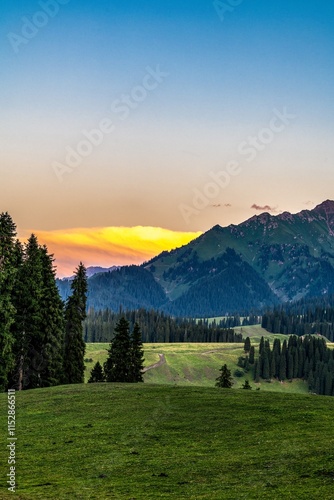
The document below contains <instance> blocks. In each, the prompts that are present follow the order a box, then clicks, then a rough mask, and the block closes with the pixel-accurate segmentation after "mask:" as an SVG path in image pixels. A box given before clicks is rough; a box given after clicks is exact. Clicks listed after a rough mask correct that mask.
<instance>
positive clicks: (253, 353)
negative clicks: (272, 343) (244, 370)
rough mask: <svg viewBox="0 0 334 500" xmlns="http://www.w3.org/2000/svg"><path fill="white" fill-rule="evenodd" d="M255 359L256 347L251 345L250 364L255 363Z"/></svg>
mask: <svg viewBox="0 0 334 500" xmlns="http://www.w3.org/2000/svg"><path fill="white" fill-rule="evenodd" d="M254 361H255V347H254V346H251V348H250V351H249V364H250V365H253V364H254Z"/></svg>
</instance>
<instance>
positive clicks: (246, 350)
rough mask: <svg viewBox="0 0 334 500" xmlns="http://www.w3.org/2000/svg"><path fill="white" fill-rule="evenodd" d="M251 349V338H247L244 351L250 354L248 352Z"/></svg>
mask: <svg viewBox="0 0 334 500" xmlns="http://www.w3.org/2000/svg"><path fill="white" fill-rule="evenodd" d="M250 348H251V341H250V338H249V337H247V338H246V339H245V343H244V351H245V352H246V353H248V352H249V351H250Z"/></svg>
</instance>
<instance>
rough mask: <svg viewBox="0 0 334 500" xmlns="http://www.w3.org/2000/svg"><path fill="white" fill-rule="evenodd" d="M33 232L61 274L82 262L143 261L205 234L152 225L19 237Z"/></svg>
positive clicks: (62, 231) (44, 233)
mask: <svg viewBox="0 0 334 500" xmlns="http://www.w3.org/2000/svg"><path fill="white" fill-rule="evenodd" d="M31 233H34V234H36V236H37V238H38V241H39V243H40V244H41V245H44V244H45V245H46V246H47V247H48V250H49V252H50V253H53V254H54V255H55V258H56V265H57V275H58V276H59V277H62V276H70V275H71V274H73V270H74V269H75V268H76V267H77V265H78V263H79V262H80V261H82V262H83V263H84V264H85V265H86V266H87V267H88V266H94V265H101V266H104V267H109V266H112V265H127V264H141V263H142V262H144V261H146V260H149V259H150V258H152V257H154V256H155V255H157V254H159V253H160V252H162V251H163V250H172V249H173V248H177V247H180V246H182V245H185V244H187V243H189V242H190V241H191V240H193V239H195V238H197V237H198V236H200V235H201V234H202V233H201V232H196V233H195V232H181V231H172V230H169V229H164V228H160V227H150V226H135V227H93V228H74V229H65V230H57V231H38V230H30V231H25V232H24V233H22V232H21V233H20V235H19V236H20V240H21V241H26V240H27V239H28V238H29V236H30V234H31Z"/></svg>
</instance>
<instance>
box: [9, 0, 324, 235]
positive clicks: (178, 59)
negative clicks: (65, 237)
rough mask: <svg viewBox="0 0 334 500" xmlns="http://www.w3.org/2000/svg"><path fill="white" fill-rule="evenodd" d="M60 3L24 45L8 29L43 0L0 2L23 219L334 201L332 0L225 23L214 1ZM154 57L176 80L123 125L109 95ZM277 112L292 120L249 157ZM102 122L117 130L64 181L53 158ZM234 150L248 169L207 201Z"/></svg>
mask: <svg viewBox="0 0 334 500" xmlns="http://www.w3.org/2000/svg"><path fill="white" fill-rule="evenodd" d="M53 1H54V2H55V1H57V0H53ZM229 1H230V0H226V2H225V1H224V0H221V3H225V4H229ZM62 2H63V3H64V2H65V3H64V4H63V5H59V2H58V7H59V12H57V13H56V15H54V17H53V18H51V17H50V16H49V17H48V18H47V19H46V23H45V26H43V27H40V28H38V29H37V34H36V35H35V36H34V37H33V38H31V39H30V40H28V41H27V43H22V44H20V45H19V46H17V53H15V51H14V50H13V42H12V43H11V41H10V38H9V37H10V36H12V35H9V34H10V33H14V34H16V35H20V36H21V35H22V29H23V26H24V23H25V21H24V20H22V18H23V17H24V16H26V17H27V18H28V19H29V20H30V21H31V20H33V19H36V12H38V11H41V5H42V4H45V3H46V0H45V2H43V0H41V1H40V2H36V1H33V0H25V1H18V0H16V1H15V2H13V1H12V0H2V2H1V6H0V15H1V20H0V53H1V60H2V71H1V79H0V89H1V94H0V105H1V109H2V113H1V117H0V132H1V136H2V138H3V142H2V150H3V167H2V168H3V174H2V183H1V187H0V195H1V199H2V203H3V208H4V209H6V210H9V211H10V212H11V213H13V215H14V216H15V218H16V220H17V222H18V224H19V225H21V226H22V227H23V228H38V229H41V230H50V231H51V230H59V229H62V228H74V227H96V226H101V227H106V226H127V227H132V226H136V225H142V226H146V225H147V226H152V227H155V226H156V227H164V228H167V229H171V230H177V231H198V230H201V231H203V230H207V229H209V228H210V227H211V226H213V225H214V224H217V223H218V224H221V225H227V224H229V223H237V222H241V221H242V220H244V219H245V218H247V217H249V216H251V215H253V214H254V209H251V206H252V205H253V204H256V205H259V206H265V205H269V206H271V207H272V208H273V213H275V211H276V212H279V211H284V210H291V211H299V210H302V209H304V208H311V206H312V204H313V205H315V204H317V203H319V202H321V201H322V200H324V199H326V198H333V197H334V195H333V190H332V188H331V186H332V184H333V182H332V181H333V180H334V179H333V177H334V169H333V152H334V151H333V149H334V148H333V140H332V137H333V125H334V123H333V122H334V118H333V112H332V110H333V92H334V91H333V89H334V65H333V57H334V4H333V3H332V2H320V3H317V2H305V1H298V0H294V1H293V2H291V1H283V0H282V1H277V0H273V1H270V2H269V1H264V0H253V1H251V0H244V1H241V2H239V5H237V6H235V7H233V10H232V11H230V12H226V14H225V16H224V20H223V21H222V20H221V19H220V17H219V15H218V14H217V12H216V10H215V8H214V5H213V2H211V1H207V0H196V1H194V0H173V1H172V0H170V1H165V0H159V1H158V0H156V1H153V0H145V1H143V0H139V1H138V0H137V1H134V0H128V1H124V0H118V1H106V0H101V1H95V2H94V1H92V0H70V1H69V2H67V3H66V0H62ZM236 3H238V2H236V1H234V2H232V1H230V4H236ZM34 16H35V18H34ZM40 19H41V18H40ZM37 20H38V16H37ZM41 22H42V23H43V18H42V19H41ZM11 40H12V39H11ZM158 65H159V67H160V68H161V71H163V72H165V73H168V76H167V77H166V78H164V79H163V81H162V82H161V83H159V85H158V86H157V88H156V89H154V90H153V91H150V92H148V93H147V96H146V97H145V99H144V100H143V101H142V102H140V103H139V104H138V105H136V107H135V109H131V110H130V112H129V116H128V117H127V119H126V120H123V121H122V120H121V119H120V115H117V114H115V112H113V111H112V110H111V105H112V103H113V102H115V100H117V99H121V98H122V96H123V95H125V94H129V93H131V91H132V90H133V89H134V88H135V87H138V85H141V84H142V82H143V79H144V78H145V75H146V74H147V67H150V68H151V69H152V68H153V69H154V68H156V67H157V66H158ZM275 109H276V110H280V111H282V112H283V110H284V109H287V110H288V112H289V113H290V114H291V115H294V116H295V118H294V119H293V120H290V123H289V124H288V125H286V126H285V127H284V130H283V131H282V132H280V133H275V134H274V137H273V138H272V140H271V141H270V142H269V143H268V144H266V145H265V147H264V148H263V149H261V151H259V152H258V154H257V155H256V158H255V159H254V160H253V161H251V162H248V161H247V157H246V156H243V155H241V154H240V152H239V147H240V144H242V143H243V142H244V141H246V142H248V139H249V137H253V136H257V135H258V134H259V133H260V132H261V131H262V130H263V129H264V128H268V124H269V123H270V122H271V120H272V119H273V116H274V115H273V113H274V111H273V110H275ZM102 119H110V120H111V121H112V122H113V124H114V127H115V130H114V131H113V133H112V134H109V135H108V136H106V137H105V139H104V141H103V144H102V145H100V146H99V147H94V148H93V150H92V153H91V154H90V155H89V156H88V157H85V158H83V159H82V161H81V163H80V165H79V166H78V167H77V168H75V169H73V171H71V172H67V173H66V174H64V175H63V177H62V181H63V182H60V181H59V178H57V176H56V175H55V172H54V169H53V167H52V165H54V162H59V163H61V164H64V163H65V156H66V154H65V153H66V148H67V147H72V148H74V149H75V148H76V146H77V144H78V143H79V142H80V140H82V138H83V136H82V131H83V130H91V129H95V128H96V127H97V125H98V124H99V123H100V121H101V120H102ZM229 161H237V162H238V163H240V173H239V174H238V175H237V176H235V177H233V178H232V179H231V180H230V182H229V184H228V185H227V186H226V187H224V188H222V189H220V191H219V192H217V195H216V196H215V197H213V198H210V200H208V199H207V204H205V203H204V204H203V205H205V206H203V207H202V208H201V209H198V208H196V207H195V205H196V204H195V205H194V196H195V194H194V193H198V192H201V193H203V190H204V189H205V188H206V186H207V184H208V182H209V181H210V172H218V171H221V169H225V168H226V165H227V163H228V162H229ZM13 193H14V195H13ZM88 201H89V203H88ZM27 206H29V210H26V209H25V208H24V207H27ZM180 207H181V208H182V207H183V211H182V209H181V208H180ZM184 207H188V208H186V210H188V211H189V210H190V212H188V215H189V214H190V215H189V217H188V218H187V217H186V216H185V213H184Z"/></svg>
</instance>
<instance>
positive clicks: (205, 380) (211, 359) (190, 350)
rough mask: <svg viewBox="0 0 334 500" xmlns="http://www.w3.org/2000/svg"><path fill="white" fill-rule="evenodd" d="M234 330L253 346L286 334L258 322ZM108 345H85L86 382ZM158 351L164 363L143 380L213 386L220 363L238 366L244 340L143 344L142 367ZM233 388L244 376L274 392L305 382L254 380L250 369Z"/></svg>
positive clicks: (303, 389) (238, 382) (300, 387)
mask: <svg viewBox="0 0 334 500" xmlns="http://www.w3.org/2000/svg"><path fill="white" fill-rule="evenodd" d="M234 330H235V331H236V332H238V333H239V332H242V334H243V337H244V338H246V337H248V336H249V337H250V338H251V342H252V345H254V346H255V347H256V348H257V347H258V344H259V342H260V339H261V336H264V337H266V338H268V339H270V341H271V342H273V339H274V338H280V339H281V340H282V341H283V340H284V339H286V336H285V335H279V334H278V335H276V334H275V335H274V334H270V333H268V332H267V331H266V330H264V329H263V328H261V326H259V325H254V326H246V327H237V328H235V329H234ZM108 348H109V344H87V350H86V355H85V358H86V359H92V361H90V362H86V374H85V378H86V381H88V379H89V377H90V372H91V370H92V368H93V366H94V364H95V363H96V361H100V362H101V363H104V361H105V360H106V359H107V349H108ZM158 354H164V356H165V360H166V363H165V364H163V365H161V366H159V367H158V368H154V369H152V370H149V371H147V372H146V373H145V374H144V381H145V382H146V383H151V384H167V385H182V386H201V387H213V386H214V385H215V380H216V378H217V377H218V375H219V369H220V368H221V366H222V365H223V364H225V363H226V364H227V366H228V367H229V369H230V370H231V371H232V376H233V375H234V372H235V370H237V369H239V370H240V368H239V367H238V366H237V361H238V358H239V356H242V355H244V350H243V343H240V344H239V343H231V344H228V343H226V344H225V343H186V342H185V343H175V344H144V356H145V367H146V366H150V365H152V364H154V363H156V362H158V361H159V356H158ZM233 378H234V385H233V388H240V387H241V386H242V385H243V383H244V382H245V380H246V379H248V380H249V381H250V383H251V386H252V387H253V388H254V389H255V388H258V387H259V388H261V390H265V391H277V392H296V393H307V392H308V388H307V384H306V383H305V382H303V381H301V380H298V381H297V380H295V381H293V382H289V381H285V382H284V383H281V382H278V381H274V380H273V381H271V382H270V383H269V382H264V381H262V382H260V383H258V384H255V383H254V382H253V371H252V370H251V371H249V372H248V373H247V374H245V375H244V376H242V377H236V376H234V377H233Z"/></svg>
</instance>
